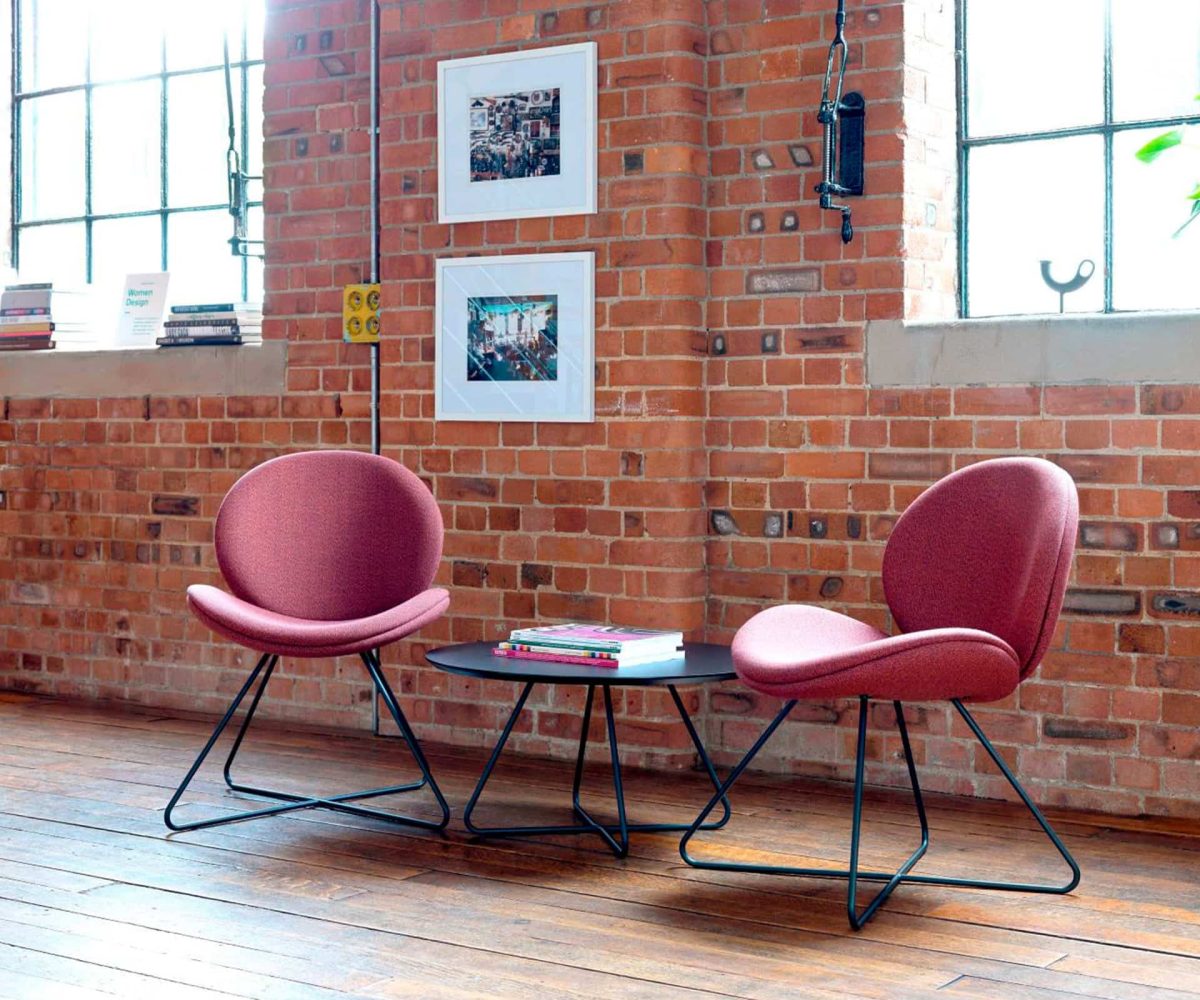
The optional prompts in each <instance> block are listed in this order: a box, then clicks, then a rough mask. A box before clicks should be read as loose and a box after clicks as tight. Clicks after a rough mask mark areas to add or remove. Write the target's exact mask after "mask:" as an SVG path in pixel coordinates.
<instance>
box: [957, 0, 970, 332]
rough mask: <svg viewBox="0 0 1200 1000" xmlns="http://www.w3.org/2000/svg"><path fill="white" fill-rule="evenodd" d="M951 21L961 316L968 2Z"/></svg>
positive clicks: (966, 312)
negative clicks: (952, 30) (956, 135)
mask: <svg viewBox="0 0 1200 1000" xmlns="http://www.w3.org/2000/svg"><path fill="white" fill-rule="evenodd" d="M955 6H956V16H955V21H954V49H955V57H956V58H955V60H954V62H955V73H956V75H957V77H958V79H957V81H956V82H957V84H958V126H957V132H958V309H959V314H960V315H962V316H970V315H971V300H970V294H969V288H970V286H969V285H968V283H967V267H968V264H969V253H968V243H967V233H968V232H970V229H969V219H968V216H967V212H968V206H969V205H970V201H969V200H968V197H969V194H970V187H969V183H970V182H969V178H970V173H969V171H968V164H967V161H968V159H969V158H970V155H971V154H970V150H969V149H968V148H967V144H966V140H967V136H968V135H969V134H970V133H969V122H968V120H967V108H968V104H967V5H966V2H965V0H961V2H960V3H958V4H956V5H955Z"/></svg>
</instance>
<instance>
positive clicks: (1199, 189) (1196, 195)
mask: <svg viewBox="0 0 1200 1000" xmlns="http://www.w3.org/2000/svg"><path fill="white" fill-rule="evenodd" d="M1188 197H1189V198H1190V199H1191V200H1192V201H1200V184H1197V185H1196V190H1195V191H1193V192H1192V193H1191V194H1189V195H1188Z"/></svg>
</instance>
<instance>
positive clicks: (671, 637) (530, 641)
mask: <svg viewBox="0 0 1200 1000" xmlns="http://www.w3.org/2000/svg"><path fill="white" fill-rule="evenodd" d="M682 645H683V633H682V632H658V631H655V630H654V629H648V628H626V627H624V626H622V625H583V624H580V623H578V622H568V623H566V624H565V625H543V626H541V627H540V628H519V629H514V630H513V631H512V632H511V633H510V634H509V637H508V641H507V642H501V643H497V644H496V648H495V649H494V650H493V652H494V653H495V655H496V656H507V657H512V658H514V659H521V660H550V661H552V662H555V663H579V664H582V665H584V666H588V667H629V666H635V665H637V664H642V663H658V662H659V661H661V660H672V659H678V658H680V657H682V656H683V651H682V649H680V647H681V646H682Z"/></svg>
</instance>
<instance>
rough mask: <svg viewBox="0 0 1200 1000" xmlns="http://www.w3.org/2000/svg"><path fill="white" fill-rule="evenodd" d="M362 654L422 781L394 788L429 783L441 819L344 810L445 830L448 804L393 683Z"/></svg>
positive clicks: (379, 792)
mask: <svg viewBox="0 0 1200 1000" xmlns="http://www.w3.org/2000/svg"><path fill="white" fill-rule="evenodd" d="M361 656H362V661H363V663H364V665H365V666H366V668H367V673H369V674H370V675H371V680H373V681H374V682H375V689H376V691H378V692H379V695H380V697H382V698H383V702H384V704H385V705H387V709H388V711H389V712H390V713H391V715H392V720H393V721H394V722H395V723H396V727H397V728H398V729H399V730H400V732H401V733H402V734H403V736H404V742H405V743H407V744H408V749H409V752H410V753H411V754H412V755H413V760H415V761H416V762H417V767H419V768H420V769H421V780H420V781H419V782H414V783H412V784H409V785H405V786H397V787H396V788H395V789H394V791H398V792H399V791H413V790H416V789H418V788H422V787H423V786H425V785H428V786H429V790H430V791H431V792H432V793H433V797H434V798H435V799H436V800H437V804H438V808H439V810H440V811H441V814H442V818H441V820H439V821H438V822H431V821H430V820H424V819H414V818H411V817H399V816H397V817H394V818H393V817H392V816H391V814H385V813H377V812H375V810H360V809H357V808H355V807H351V808H350V809H347V810H346V811H351V812H358V813H359V814H362V813H363V812H368V813H373V814H375V815H380V816H385V817H386V818H389V819H391V821H392V822H397V823H407V824H409V825H410V826H420V827H425V828H426V829H430V830H444V829H445V828H446V826H447V824H448V823H449V822H450V806H449V804H448V803H447V802H446V797H445V796H444V795H443V794H442V790H441V789H440V788H439V787H438V783H437V781H435V780H434V777H433V771H432V769H431V768H430V767H429V761H428V759H427V758H426V757H425V751H424V750H422V749H421V744H420V742H419V741H418V740H417V735H416V733H414V732H413V730H412V726H410V725H409V724H408V719H407V718H406V717H405V715H404V712H403V711H401V709H400V703H399V702H398V701H396V695H395V692H393V691H392V686H391V685H390V684H389V683H388V682H387V678H386V677H384V675H383V667H382V666H381V664H380V662H379V660H378V659H376V658H375V657H374V654H368V653H367V652H364V653H362V654H361ZM389 794H391V792H390V791H388V790H387V789H376V790H374V791H371V792H368V793H366V795H356V796H354V797H355V798H366V797H368V796H376V795H389ZM341 798H343V797H342V796H338V797H337V799H335V801H338V800H340V799H341ZM342 808H343V809H345V808H346V807H344V806H343V807H342Z"/></svg>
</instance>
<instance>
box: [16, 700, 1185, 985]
mask: <svg viewBox="0 0 1200 1000" xmlns="http://www.w3.org/2000/svg"><path fill="white" fill-rule="evenodd" d="M209 726H210V723H207V722H205V721H204V720H202V719H196V718H188V717H183V716H177V715H171V714H165V713H162V712H152V711H145V712H140V711H130V710H128V709H125V710H117V709H109V708H107V707H104V706H96V705H79V704H72V703H66V702H57V701H51V700H45V699H37V698H30V697H24V696H20V695H12V694H6V695H0V998H7V997H13V998H18V997H19V998H25V997H31V998H33V997H37V998H41V997H55V998H57V997H64V998H68V1000H70V998H75V997H80V998H82V997H89V998H90V997H113V996H118V997H129V998H140V997H147V998H150V997H154V998H176V997H178V998H181V1000H192V998H197V1000H198V998H200V997H212V998H218V1000H219V998H221V997H227V996H228V997H261V998H264V1000H302V998H312V1000H337V998H345V997H363V998H395V997H421V998H431V1000H441V998H460V997H461V998H471V997H480V998H483V997H497V998H513V1000H516V998H522V1000H524V998H528V997H536V998H537V1000H586V998H612V1000H627V998H628V1000H643V998H645V1000H715V998H720V997H742V998H748V1000H760V998H761V1000H791V998H797V1000H799V998H812V1000H845V998H877V1000H931V998H934V997H954V996H961V997H967V998H995V1000H1067V998H1078V997H1101V998H1107V1000H1200V865H1197V864H1195V859H1196V851H1197V850H1200V831H1198V830H1196V829H1195V828H1194V827H1193V826H1190V825H1189V824H1185V823H1181V822H1179V821H1176V820H1162V821H1159V820H1147V819H1134V820H1130V819H1119V818H1111V817H1103V816H1097V815H1085V814H1078V813H1067V812H1063V811H1051V812H1050V817H1051V820H1052V822H1053V823H1054V824H1055V826H1056V827H1057V829H1058V830H1059V832H1060V833H1061V834H1062V835H1063V838H1064V840H1065V841H1066V843H1067V845H1068V847H1069V848H1070V849H1071V850H1072V852H1073V853H1074V854H1075V856H1076V858H1077V859H1078V860H1079V862H1080V864H1081V866H1082V868H1083V882H1082V884H1081V885H1080V887H1079V888H1078V889H1077V890H1076V891H1075V893H1073V894H1072V895H1070V896H1067V897H1057V896H1054V897H1045V896H1042V897H1037V896H1023V895H1019V894H997V893H985V892H981V891H975V890H953V889H945V888H933V887H921V886H902V887H901V888H900V889H898V890H897V891H896V893H895V895H894V896H893V897H892V899H891V900H890V901H889V902H888V904H887V905H886V906H885V908H884V909H883V910H882V911H881V913H880V914H879V916H878V917H877V918H876V920H875V921H874V922H873V923H871V924H870V925H869V926H868V928H867V929H866V930H865V931H863V932H861V933H858V934H854V933H851V932H850V931H849V930H848V929H847V927H846V923H845V896H844V892H845V887H844V884H843V883H840V882H834V881H826V880H819V879H804V880H798V879H788V878H782V877H764V876H754V875H746V874H736V873H721V872H711V871H700V870H696V869H692V868H688V867H687V866H685V865H683V864H682V863H681V862H680V859H679V855H678V850H677V845H678V835H675V834H643V835H640V836H635V839H634V841H633V845H632V851H631V854H630V857H629V858H627V859H625V860H622V861H618V860H616V859H614V858H613V857H612V856H611V854H609V853H608V852H607V850H606V849H605V848H603V846H602V845H601V844H600V843H599V841H598V839H597V838H595V837H542V838H536V839H535V838H529V839H521V840H500V839H492V840H487V841H479V840H476V839H475V838H472V837H470V836H468V835H467V834H466V833H465V832H464V831H463V829H462V826H461V820H460V818H459V817H460V816H461V806H462V803H463V802H464V801H465V800H466V798H467V797H468V795H469V794H470V791H471V789H472V787H473V784H474V780H475V778H476V777H477V775H478V773H479V770H480V768H481V766H482V763H483V756H484V755H483V753H482V752H481V751H473V750H464V749H462V748H451V747H436V746H430V747H427V752H428V754H429V756H430V758H431V761H432V763H433V766H434V769H435V773H436V774H437V776H438V779H439V782H440V783H441V785H442V787H443V790H444V791H445V793H446V795H447V798H448V799H449V800H450V802H451V804H452V805H453V806H454V807H456V816H455V820H454V821H453V822H452V825H451V828H450V830H449V832H448V833H446V834H445V835H438V834H431V833H427V832H422V831H417V830H409V829H401V828H393V827H388V826H385V825H383V824H380V823H376V822H374V821H370V820H360V819H357V818H355V817H350V816H346V815H341V814H334V813H327V812H318V811H305V812H301V813H293V814H289V815H286V816H278V817H271V818H267V819H262V820H257V821H252V822H248V823H241V824H236V825H231V826H226V827H219V828H215V829H211V830H203V831H196V832H193V833H186V834H176V835H170V836H168V834H167V831H166V829H165V827H164V826H163V825H162V809H163V806H164V805H165V803H166V800H167V798H168V797H169V795H170V793H171V791H172V789H173V787H174V785H175V783H176V782H177V781H178V780H179V778H180V777H181V775H182V773H183V771H184V770H185V769H186V767H187V765H188V764H189V763H190V761H191V759H192V757H193V756H194V754H195V753H196V751H197V750H198V748H199V746H200V744H201V743H202V742H203V739H204V738H205V736H206V734H207V731H208V728H209ZM239 768H241V769H243V770H242V771H241V772H240V773H242V774H244V775H246V776H247V777H248V778H253V777H256V776H259V775H263V776H265V775H271V776H273V778H274V781H273V782H271V783H273V784H274V785H275V786H276V787H280V788H285V789H290V790H297V791H299V790H305V789H308V790H311V789H313V788H317V789H326V790H329V789H339V790H340V789H344V788H345V787H348V785H349V783H353V784H356V785H359V786H361V787H369V786H372V785H375V784H381V783H392V782H395V781H398V780H403V779H404V777H405V776H407V775H410V774H411V773H412V763H411V758H409V756H408V755H407V753H406V751H405V749H404V746H403V744H402V743H401V742H400V741H398V740H394V739H376V738H373V737H370V736H368V735H363V736H358V735H354V734H345V733H340V734H326V733H320V732H315V731H309V730H303V729H286V728H272V727H270V726H268V725H264V726H263V727H262V728H261V729H259V728H256V730H255V731H253V732H252V733H251V735H250V737H248V739H247V745H246V749H245V751H244V753H243V756H242V758H239ZM569 780H570V775H569V766H568V765H566V764H563V763H560V762H550V761H541V760H534V759H526V758H519V757H513V758H511V759H510V760H508V761H506V762H505V763H504V766H502V767H501V768H499V769H498V770H497V772H496V775H495V778H494V779H493V782H492V784H491V785H489V789H488V795H487V798H486V800H485V801H484V802H483V803H481V805H480V813H479V816H478V818H479V821H481V822H493V821H498V822H518V821H520V822H525V821H528V820H531V819H532V818H533V817H538V819H537V820H533V821H549V822H558V821H562V820H564V819H566V818H567V813H565V812H564V804H565V803H566V800H567V796H568V794H569ZM706 787H707V786H706V782H705V779H704V777H703V776H702V775H699V774H680V775H671V776H670V777H669V779H667V780H664V777H663V776H662V775H661V774H657V775H656V774H653V773H645V772H638V771H633V770H631V771H630V772H629V773H628V774H627V775H626V792H627V795H628V798H629V804H630V809H631V813H633V814H634V815H633V816H632V817H631V818H632V819H634V820H639V821H640V820H652V821H664V820H672V819H675V820H678V819H682V818H686V817H688V816H689V814H694V811H695V809H696V808H697V807H698V804H699V803H700V802H702V801H703V800H704V798H705V797H706V795H707V791H706ZM610 788H611V785H610V784H609V776H608V774H607V772H606V770H605V768H604V766H603V763H602V762H600V761H597V762H596V763H595V764H590V763H589V768H588V779H587V782H586V784H585V797H586V798H587V801H588V802H589V803H591V804H592V805H593V807H594V809H595V812H596V813H597V815H601V816H603V815H605V814H606V813H605V805H606V802H607V799H606V793H608V791H609V790H610ZM848 791H849V790H848V788H846V787H845V786H842V785H839V784H836V783H818V782H808V781H800V780H786V779H780V778H771V777H766V776H757V777H751V778H748V779H746V780H745V781H744V782H743V783H741V784H739V786H738V788H737V795H736V796H735V798H734V809H735V816H734V820H733V822H732V823H731V824H730V826H729V828H728V829H727V830H725V831H721V832H720V833H716V834H712V835H710V836H708V837H706V838H705V839H704V841H703V842H702V843H700V842H699V841H698V842H697V843H698V846H697V851H698V852H700V851H701V850H703V851H705V852H712V853H714V854H719V855H721V856H724V857H730V856H737V857H740V858H743V859H746V860H753V861H767V862H769V863H774V864H793V865H794V864H803V865H814V866H815V865H829V866H843V865H844V864H845V860H846V857H845V855H846V849H847V843H846V842H847V839H848V824H849V804H850V803H849V794H848ZM245 801H246V799H245V798H244V797H241V796H235V795H233V794H231V793H229V792H228V791H227V790H226V788H225V786H224V784H223V782H222V781H221V778H220V773H219V766H213V767H210V768H206V769H205V771H203V772H202V773H201V775H200V776H199V777H198V779H197V781H196V782H195V783H194V785H193V786H192V788H191V789H190V790H189V792H188V794H187V795H186V797H185V799H184V804H185V805H186V808H187V809H188V810H190V811H191V813H192V814H193V815H196V816H200V815H204V814H207V813H216V812H218V811H230V810H233V809H238V808H245V806H244V805H243V804H242V803H244V802H245ZM927 805H928V808H929V818H930V827H931V831H932V846H931V849H930V851H929V854H928V855H927V857H926V859H924V860H923V861H922V863H921V866H920V869H919V870H923V871H939V872H944V873H946V874H954V875H969V876H972V877H987V878H995V879H1007V878H1015V877H1022V878H1030V879H1043V880H1047V881H1052V880H1056V879H1058V878H1060V877H1061V875H1062V866H1061V861H1060V860H1059V859H1058V858H1057V857H1056V855H1055V854H1054V853H1053V851H1052V850H1051V849H1050V848H1049V845H1048V844H1046V843H1045V842H1044V841H1043V840H1042V839H1041V837H1040V835H1039V833H1038V831H1036V829H1034V828H1033V827H1032V824H1031V822H1030V821H1029V820H1028V817H1027V816H1025V815H1023V813H1022V810H1020V809H1019V808H1017V807H1015V806H1013V805H1012V804H1010V803H1005V802H981V801H976V800H971V799H957V798H951V797H945V796H929V797H928V801H927ZM400 808H404V809H405V810H406V811H410V812H412V813H414V814H418V815H426V816H429V817H432V816H433V815H434V810H433V807H432V804H431V803H430V802H429V801H428V800H424V801H421V800H419V797H414V796H408V797H405V800H404V803H403V806H401V807H400ZM485 810H486V816H485V815H484V813H485ZM865 816H866V821H865V822H866V826H865V828H864V838H863V855H864V860H865V862H866V863H868V864H870V865H872V866H878V867H886V866H888V865H894V864H896V863H898V862H899V861H900V860H902V858H903V857H904V856H905V855H906V853H907V851H908V850H909V849H910V845H911V843H912V842H914V841H915V838H916V835H917V829H916V823H915V820H914V817H913V814H912V806H911V801H910V800H909V799H908V798H907V797H906V796H905V795H904V794H902V793H899V792H895V791H891V790H886V789H870V790H869V794H868V796H867V804H866V810H865ZM866 891H867V892H870V891H871V890H870V887H868V888H867V890H866Z"/></svg>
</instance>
